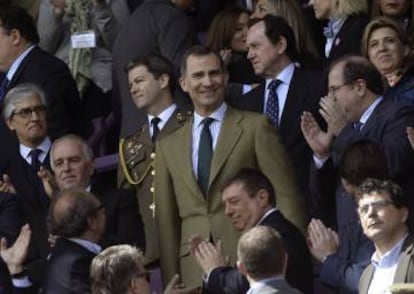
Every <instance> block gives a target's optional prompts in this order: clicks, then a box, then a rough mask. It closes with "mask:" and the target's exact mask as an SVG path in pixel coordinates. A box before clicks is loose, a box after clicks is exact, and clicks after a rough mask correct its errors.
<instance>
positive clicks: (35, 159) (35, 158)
mask: <svg viewBox="0 0 414 294" xmlns="http://www.w3.org/2000/svg"><path fill="white" fill-rule="evenodd" d="M42 152H43V151H42V150H40V149H37V148H34V149H32V150H31V151H30V157H31V158H32V164H31V166H32V167H33V168H34V170H35V171H36V172H38V171H39V169H40V166H41V165H42V164H41V163H40V160H39V155H40V154H41V153H42Z"/></svg>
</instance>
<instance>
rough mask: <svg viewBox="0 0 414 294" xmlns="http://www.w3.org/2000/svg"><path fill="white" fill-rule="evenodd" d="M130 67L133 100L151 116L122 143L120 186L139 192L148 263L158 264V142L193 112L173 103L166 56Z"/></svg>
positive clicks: (144, 59)
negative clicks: (155, 197)
mask: <svg viewBox="0 0 414 294" xmlns="http://www.w3.org/2000/svg"><path fill="white" fill-rule="evenodd" d="M127 70H128V80H129V86H130V92H131V96H132V100H133V101H134V103H135V106H136V107H137V108H138V109H139V110H141V111H144V112H145V113H146V115H147V118H148V119H147V123H145V124H144V125H143V126H142V127H140V128H139V129H138V131H137V132H136V133H135V134H133V135H131V136H129V137H126V138H122V139H121V140H120V142H119V155H120V156H119V167H118V186H119V187H120V188H126V189H132V190H134V191H136V197H137V199H138V203H139V209H140V213H141V217H142V220H143V223H144V230H145V241H146V246H145V264H146V265H147V266H148V265H150V264H151V266H158V265H159V249H158V242H159V240H158V228H157V225H156V221H155V215H154V213H155V203H154V192H153V189H154V188H153V182H154V173H155V171H154V162H155V142H156V140H157V138H159V139H162V138H163V137H165V136H167V135H168V134H171V133H172V132H174V131H176V130H177V129H179V128H181V127H182V126H183V124H184V123H185V121H186V120H187V117H188V116H191V115H192V113H191V112H189V113H188V112H185V111H181V110H178V109H177V106H176V104H175V103H174V98H173V93H174V90H175V80H174V69H173V67H172V64H171V63H170V62H169V61H168V60H167V59H166V58H164V57H161V56H157V55H153V56H143V57H137V58H136V59H134V60H133V61H131V62H130V63H129V64H128V66H127Z"/></svg>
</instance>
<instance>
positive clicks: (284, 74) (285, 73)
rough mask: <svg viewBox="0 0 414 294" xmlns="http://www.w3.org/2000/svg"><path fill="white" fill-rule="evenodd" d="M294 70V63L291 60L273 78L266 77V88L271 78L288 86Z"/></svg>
mask: <svg viewBox="0 0 414 294" xmlns="http://www.w3.org/2000/svg"><path fill="white" fill-rule="evenodd" d="M294 72H295V64H294V63H293V62H291V63H289V64H288V65H287V66H286V67H285V68H284V69H282V71H281V72H280V73H279V74H278V75H277V76H276V77H275V78H274V79H266V88H265V89H267V88H268V87H269V84H270V83H271V82H272V81H273V80H279V81H281V82H282V84H285V85H287V86H288V87H289V86H290V82H291V81H292V77H293V74H294Z"/></svg>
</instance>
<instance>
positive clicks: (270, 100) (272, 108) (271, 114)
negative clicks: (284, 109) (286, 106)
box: [265, 80, 282, 127]
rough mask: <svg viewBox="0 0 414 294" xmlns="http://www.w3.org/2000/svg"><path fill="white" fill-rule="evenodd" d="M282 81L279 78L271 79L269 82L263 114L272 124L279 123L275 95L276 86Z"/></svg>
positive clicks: (277, 103)
mask: <svg viewBox="0 0 414 294" xmlns="http://www.w3.org/2000/svg"><path fill="white" fill-rule="evenodd" d="M281 83H282V81H280V80H273V81H271V82H270V84H269V86H268V87H267V88H268V89H269V95H268V97H267V102H266V110H265V114H266V116H267V117H268V118H270V120H271V121H272V124H273V126H275V127H278V125H279V97H278V96H277V91H276V90H277V87H279V85H280V84H281Z"/></svg>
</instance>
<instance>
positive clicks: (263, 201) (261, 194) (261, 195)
mask: <svg viewBox="0 0 414 294" xmlns="http://www.w3.org/2000/svg"><path fill="white" fill-rule="evenodd" d="M256 197H257V199H259V201H260V206H261V207H267V206H269V203H270V199H269V192H267V190H266V189H260V190H259V191H258V192H257V193H256Z"/></svg>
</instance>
